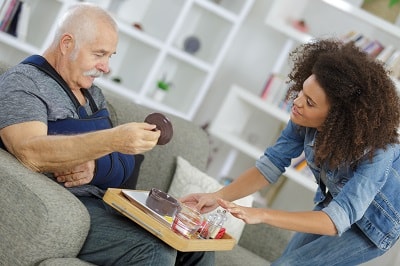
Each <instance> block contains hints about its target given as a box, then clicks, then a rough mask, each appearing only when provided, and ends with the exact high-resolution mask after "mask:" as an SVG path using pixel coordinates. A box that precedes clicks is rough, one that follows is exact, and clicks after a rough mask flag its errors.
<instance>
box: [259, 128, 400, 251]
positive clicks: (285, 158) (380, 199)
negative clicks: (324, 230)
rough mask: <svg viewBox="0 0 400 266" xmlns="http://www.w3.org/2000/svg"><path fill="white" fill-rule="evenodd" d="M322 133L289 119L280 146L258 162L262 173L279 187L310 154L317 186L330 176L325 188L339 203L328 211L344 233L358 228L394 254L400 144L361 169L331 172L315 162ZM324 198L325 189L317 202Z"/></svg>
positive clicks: (399, 227)
mask: <svg viewBox="0 0 400 266" xmlns="http://www.w3.org/2000/svg"><path fill="white" fill-rule="evenodd" d="M316 134H317V130H316V129H313V128H305V127H300V126H298V125H296V124H294V123H293V122H291V121H289V123H288V125H287V126H286V128H285V129H284V130H283V131H282V133H281V135H280V137H279V138H278V140H277V142H276V144H275V145H273V146H272V147H269V148H267V149H266V150H265V152H264V154H263V155H262V156H261V157H260V159H258V160H257V161H256V167H257V169H258V170H259V171H260V172H261V173H262V174H263V175H264V176H265V178H266V179H267V180H268V182H270V183H274V182H276V181H277V179H278V178H279V177H280V175H281V174H282V173H283V172H284V171H285V167H288V166H289V165H290V163H291V160H292V159H293V158H296V157H298V156H299V155H300V154H301V153H302V152H303V151H304V154H305V158H306V161H307V164H308V166H309V167H310V169H311V171H312V172H313V174H314V177H315V179H316V182H317V183H318V184H321V174H322V175H323V174H325V175H326V184H325V185H326V187H327V189H328V190H329V192H330V193H331V195H332V197H333V199H332V200H331V202H330V203H329V204H328V205H327V206H326V207H324V208H323V209H322V211H323V212H325V213H326V214H327V215H328V216H329V217H330V218H331V220H332V221H333V223H334V224H335V226H336V229H337V231H338V235H339V236H340V235H341V234H343V233H344V232H345V231H346V230H348V229H349V228H350V227H351V226H352V225H353V224H356V225H357V226H358V227H359V228H360V229H361V231H363V232H364V234H365V235H366V236H367V237H368V238H369V239H370V240H371V241H372V242H373V243H374V244H375V245H376V246H377V247H378V248H380V249H382V250H388V249H389V248H390V247H391V246H393V244H394V243H395V242H396V240H397V239H398V238H399V234H400V195H399V194H400V174H399V172H400V146H399V145H398V144H393V145H388V146H387V147H386V149H385V150H383V149H381V150H378V151H377V152H376V153H375V154H374V156H373V160H372V161H371V160H370V159H369V158H367V156H364V157H363V158H361V161H360V163H359V165H358V166H357V168H356V170H355V171H353V170H352V168H351V167H347V166H344V165H343V166H339V167H338V168H337V169H329V168H328V167H327V166H326V165H323V166H319V165H316V164H315V163H314V142H315V137H316ZM324 180H325V179H324ZM324 199H325V193H324V192H323V191H322V190H321V186H319V187H318V189H317V191H316V194H315V198H314V201H315V203H317V204H318V203H321V202H322V201H323V200H324Z"/></svg>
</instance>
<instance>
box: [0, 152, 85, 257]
mask: <svg viewBox="0 0 400 266" xmlns="http://www.w3.org/2000/svg"><path fill="white" fill-rule="evenodd" d="M0 158H1V165H0V224H1V226H0V239H1V248H0V261H1V263H4V265H37V264H39V263H40V262H41V261H44V260H46V259H48V258H59V257H70V258H73V257H76V255H77V254H78V253H79V251H80V249H81V247H82V245H83V243H84V241H85V239H86V236H87V233H88V230H89V224H90V222H89V214H88V213H87V210H86V208H85V207H84V206H83V204H81V202H80V201H79V200H78V199H77V198H76V197H75V196H73V195H72V194H71V193H70V192H69V191H68V190H66V189H65V188H63V187H62V186H60V185H58V184H57V183H55V182H54V181H52V180H50V179H48V178H47V177H46V176H44V175H42V174H39V173H35V172H33V171H31V170H29V169H27V168H25V167H24V166H22V164H20V163H19V162H18V161H17V160H16V159H15V157H13V156H12V155H10V154H9V153H8V152H6V151H4V150H2V149H0Z"/></svg>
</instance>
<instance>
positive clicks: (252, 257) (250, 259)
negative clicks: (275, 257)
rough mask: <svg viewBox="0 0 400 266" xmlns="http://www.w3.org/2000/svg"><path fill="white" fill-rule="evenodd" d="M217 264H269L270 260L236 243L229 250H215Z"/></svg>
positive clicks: (233, 265)
mask: <svg viewBox="0 0 400 266" xmlns="http://www.w3.org/2000/svg"><path fill="white" fill-rule="evenodd" d="M215 265H218V266H243V265H249V266H267V265H270V262H269V261H267V260H265V259H264V258H262V257H260V256H258V255H256V254H254V253H253V252H251V251H249V250H247V249H245V248H243V247H241V246H239V245H236V246H235V247H234V248H233V249H232V250H229V251H217V252H215Z"/></svg>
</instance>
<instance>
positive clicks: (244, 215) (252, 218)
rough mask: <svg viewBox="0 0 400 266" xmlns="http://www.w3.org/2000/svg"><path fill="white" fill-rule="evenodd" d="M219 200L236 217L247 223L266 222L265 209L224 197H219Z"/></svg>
mask: <svg viewBox="0 0 400 266" xmlns="http://www.w3.org/2000/svg"><path fill="white" fill-rule="evenodd" d="M217 202H218V204H219V205H220V206H221V207H222V208H224V209H226V210H227V211H228V212H229V213H230V214H232V215H233V216H234V217H236V218H238V219H241V220H243V221H244V222H245V223H247V224H259V223H264V222H265V221H264V220H263V217H264V213H265V212H266V210H265V209H260V208H252V207H243V206H240V205H237V204H235V203H233V202H229V201H226V200H223V199H218V200H217Z"/></svg>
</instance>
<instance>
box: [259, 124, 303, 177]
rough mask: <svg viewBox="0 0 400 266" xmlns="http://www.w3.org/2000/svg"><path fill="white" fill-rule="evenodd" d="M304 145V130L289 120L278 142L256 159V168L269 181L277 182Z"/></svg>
mask: <svg viewBox="0 0 400 266" xmlns="http://www.w3.org/2000/svg"><path fill="white" fill-rule="evenodd" d="M302 133H303V134H302ZM303 147H304V131H301V129H300V128H299V126H297V125H295V124H293V123H292V122H291V121H289V122H288V124H287V126H286V127H285V129H284V130H283V131H282V132H281V134H280V136H279V138H278V140H277V141H276V143H275V144H274V145H273V146H271V147H268V148H267V149H266V150H265V151H264V154H263V155H262V156H261V157H260V158H259V159H258V160H257V161H256V168H257V169H258V170H259V171H260V172H261V173H262V174H263V175H264V177H265V178H266V179H267V180H268V182H269V183H275V182H276V181H277V180H278V178H279V177H280V176H281V174H282V173H283V172H284V171H285V167H288V166H289V165H290V164H291V162H292V159H293V158H296V157H298V156H299V155H300V154H301V153H302V152H303Z"/></svg>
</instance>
